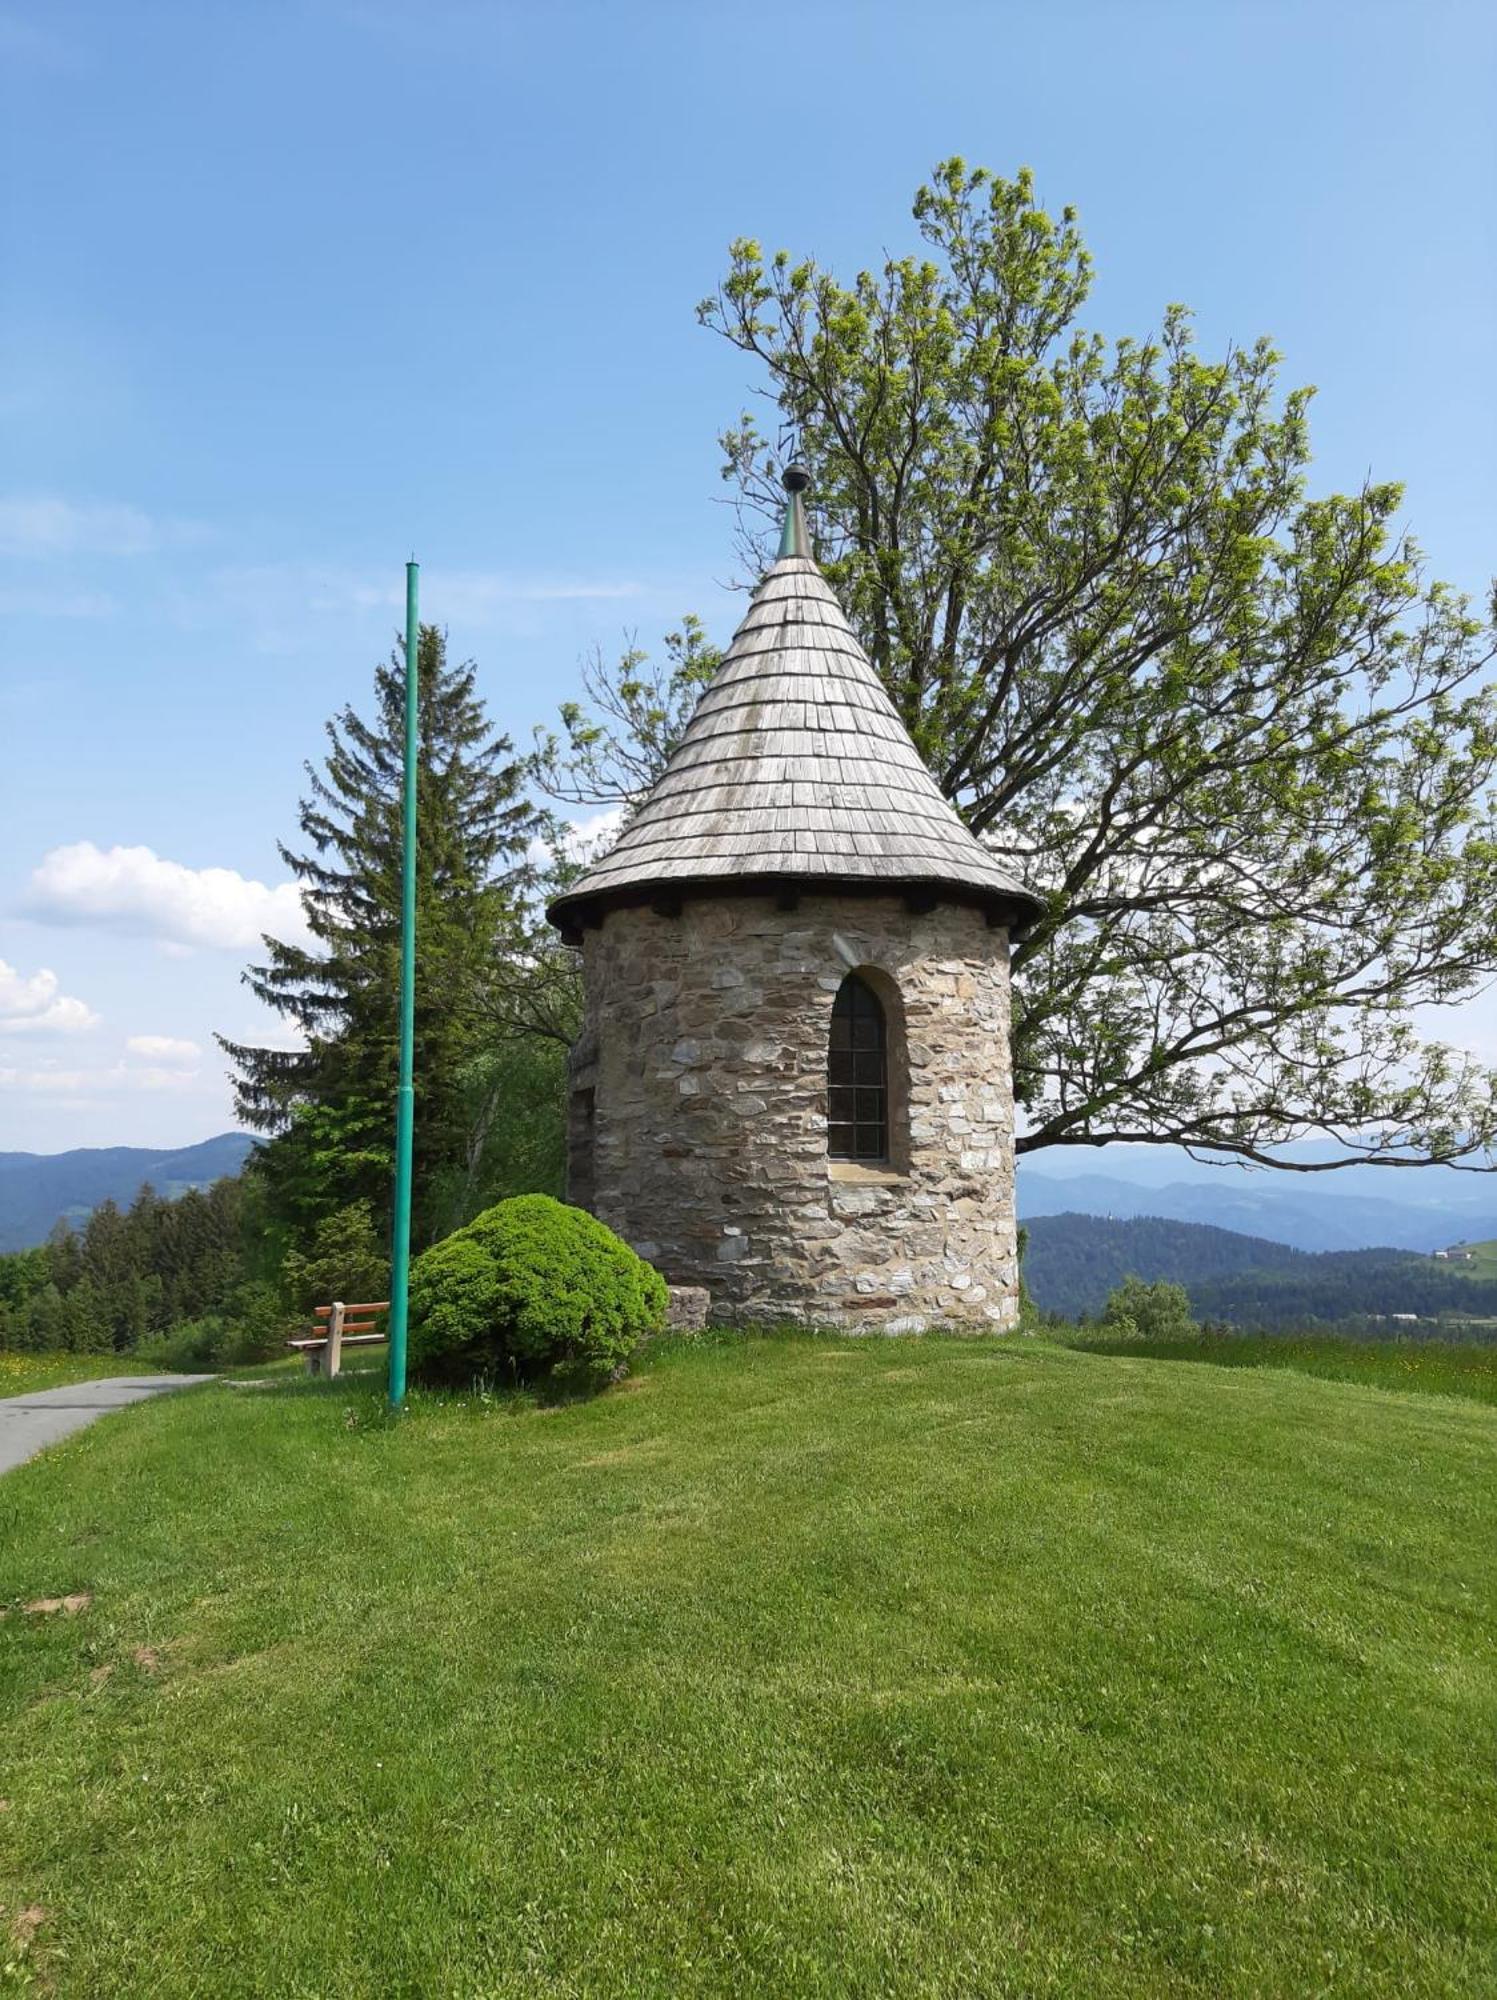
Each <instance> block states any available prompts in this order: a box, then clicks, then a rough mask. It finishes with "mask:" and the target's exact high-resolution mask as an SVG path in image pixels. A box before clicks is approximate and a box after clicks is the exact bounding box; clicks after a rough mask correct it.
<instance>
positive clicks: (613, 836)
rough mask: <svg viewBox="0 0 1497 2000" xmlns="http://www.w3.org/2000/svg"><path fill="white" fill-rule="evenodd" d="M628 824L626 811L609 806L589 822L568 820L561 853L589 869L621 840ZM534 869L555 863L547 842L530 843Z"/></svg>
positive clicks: (530, 856)
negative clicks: (626, 823) (549, 862)
mask: <svg viewBox="0 0 1497 2000" xmlns="http://www.w3.org/2000/svg"><path fill="white" fill-rule="evenodd" d="M623 824H624V808H623V807H622V806H608V807H606V808H605V809H604V810H603V811H602V812H595V813H589V814H588V816H587V818H586V819H574V820H568V821H567V823H566V824H565V826H564V827H563V829H562V836H561V851H562V853H563V854H564V855H565V856H566V858H567V860H568V861H575V862H577V863H578V864H579V865H581V866H584V867H585V866H586V864H587V863H588V862H589V861H596V860H597V858H598V857H599V855H601V854H604V853H606V851H607V850H608V849H609V848H610V847H612V845H613V843H614V842H615V841H616V840H617V839H618V837H619V831H620V829H621V828H622V826H623ZM527 858H528V859H529V861H530V862H531V864H532V866H534V867H537V868H542V867H544V866H545V864H546V863H547V862H548V861H549V860H550V859H551V848H550V845H549V843H548V842H546V841H544V840H533V841H531V843H530V849H529V854H528V857H527Z"/></svg>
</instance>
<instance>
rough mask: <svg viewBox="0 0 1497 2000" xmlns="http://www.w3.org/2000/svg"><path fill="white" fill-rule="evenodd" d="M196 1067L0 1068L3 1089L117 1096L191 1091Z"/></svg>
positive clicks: (52, 1094) (43, 1094)
mask: <svg viewBox="0 0 1497 2000" xmlns="http://www.w3.org/2000/svg"><path fill="white" fill-rule="evenodd" d="M198 1074H199V1072H198V1071H197V1070H195V1069H161V1068H159V1067H156V1066H154V1065H152V1066H149V1067H147V1068H145V1069H135V1068H132V1067H131V1065H130V1064H129V1063H124V1062H117V1063H110V1064H109V1065H108V1066H107V1067H106V1068H100V1069H58V1068H54V1067H53V1066H52V1065H50V1064H46V1063H43V1064H40V1065H38V1066H37V1067H36V1068H34V1069H20V1068H16V1067H10V1068H0V1090H14V1091H20V1092H22V1093H23V1094H24V1095H26V1096H30V1097H61V1098H78V1097H87V1098H90V1099H97V1098H100V1097H110V1096H114V1095H116V1094H117V1093H119V1092H121V1091H146V1092H157V1091H179V1092H187V1091H191V1090H192V1089H193V1088H194V1086H195V1085H196V1084H197V1080H198Z"/></svg>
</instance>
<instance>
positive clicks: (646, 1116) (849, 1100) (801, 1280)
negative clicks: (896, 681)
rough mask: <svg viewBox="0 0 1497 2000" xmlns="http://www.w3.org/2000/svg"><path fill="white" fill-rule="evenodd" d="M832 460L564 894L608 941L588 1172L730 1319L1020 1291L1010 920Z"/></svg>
mask: <svg viewBox="0 0 1497 2000" xmlns="http://www.w3.org/2000/svg"><path fill="white" fill-rule="evenodd" d="M805 485H806V477H805V474H804V473H803V472H801V471H800V470H799V469H798V468H797V467H792V468H791V469H790V470H789V471H788V472H787V473H786V475H785V486H786V489H787V492H788V494H789V503H788V506H787V509H786V517H785V529H784V533H783V535H782V537H781V541H780V554H779V560H778V561H777V562H776V563H775V564H774V566H773V567H772V568H771V569H770V571H769V573H768V574H767V575H766V577H765V579H764V581H763V583H762V584H761V585H760V586H759V589H758V590H757V591H756V592H755V594H754V598H753V601H752V603H751V604H750V606H749V610H748V614H747V616H746V617H745V618H744V621H743V623H742V624H741V625H740V626H739V628H738V631H737V633H736V635H735V636H734V639H733V643H732V645H731V646H730V647H729V649H728V652H727V655H726V657H725V659H724V660H723V663H722V666H721V667H720V668H719V670H718V672H717V674H716V676H715V678H714V679H713V681H712V682H711V684H710V685H709V686H708V687H707V689H706V690H705V692H704V693H703V695H702V698H701V700H700V702H699V703H698V704H697V708H696V711H695V713H694V714H693V716H692V718H691V721H690V723H689V725H688V726H687V729H686V731H685V734H684V735H683V737H682V739H681V742H680V744H679V746H678V747H677V749H676V751H675V753H674V755H673V756H672V757H671V759H670V762H669V764H668V765H667V767H666V769H665V770H664V771H663V772H662V774H661V776H660V777H659V779H658V780H657V781H656V783H655V785H654V787H653V789H652V790H651V791H650V793H649V794H648V796H647V797H646V798H645V799H644V800H643V802H642V803H641V804H640V806H639V808H638V810H637V811H636V812H635V814H634V816H633V818H632V819H631V820H630V821H629V823H628V825H627V826H626V827H625V829H624V832H623V833H622V835H621V836H620V838H619V840H618V842H617V843H616V845H615V846H614V847H613V848H612V850H611V851H610V852H609V853H608V854H606V855H605V856H604V857H603V858H602V859H601V860H600V861H598V862H596V863H595V864H594V865H593V866H592V867H591V868H589V869H588V870H587V872H586V873H585V874H583V875H582V876H581V878H580V879H579V880H578V881H577V882H575V883H574V884H573V885H572V887H571V888H570V889H568V890H567V892H566V893H565V895H563V896H560V897H558V899H557V900H556V901H555V902H554V903H553V904H552V905H551V908H550V911H549V912H548V914H549V916H550V919H551V921H552V923H554V924H556V925H557V926H558V927H559V929H560V930H561V931H562V933H563V935H564V936H565V937H566V938H568V939H569V940H570V941H571V942H573V943H577V944H580V945H581V947H582V955H583V978H584V986H585V992H586V1013H585V1017H584V1022H583V1027H582V1032H581V1035H580V1036H579V1038H578V1040H577V1043H576V1045H575V1047H574V1049H573V1051H572V1063H571V1079H570V1090H571V1101H570V1140H569V1193H568V1199H569V1200H571V1201H573V1202H575V1203H577V1204H578V1205H579V1206H581V1207H584V1208H589V1209H591V1210H592V1212H593V1213H594V1214H595V1215H597V1216H599V1217H600V1218H601V1219H602V1220H603V1221H604V1222H606V1223H607V1224H608V1225H609V1226H610V1227H611V1228H612V1229H615V1230H617V1232H618V1233H619V1235H621V1236H622V1237H624V1238H625V1240H626V1241H628V1242H629V1243H632V1244H633V1246H634V1248H635V1249H636V1250H637V1251H638V1252H639V1253H640V1255H641V1256H643V1257H647V1258H649V1260H650V1261H651V1262H652V1263H653V1264H655V1265H657V1266H658V1267H659V1268H660V1270H661V1271H662V1272H663V1273H664V1275H665V1276H666V1278H667V1279H668V1280H669V1281H670V1282H671V1283H672V1284H678V1285H703V1286H705V1287H706V1288H707V1290H708V1291H709V1292H710V1293H711V1295H712V1317H713V1318H714V1319H716V1320H719V1321H725V1322H731V1321H735V1320H736V1321H739V1322H743V1321H754V1320H759V1321H768V1320H775V1319H794V1320H802V1321H807V1322H810V1323H813V1324H822V1325H836V1326H844V1327H849V1328H867V1329H870V1330H871V1329H878V1328H883V1329H886V1330H889V1331H896V1330H901V1331H902V1330H905V1329H912V1328H917V1327H936V1326H941V1325H953V1326H956V1325H965V1326H972V1327H987V1328H1003V1327H1009V1326H1012V1325H1013V1324H1014V1322H1015V1319H1016V1317H1017V1311H1018V1274H1017V1268H1016V1246H1015V1227H1014V1148H1013V1139H1014V1112H1013V1091H1012V1084H1011V1078H1010V1065H1009V976H1008V949H1009V936H1010V933H1011V931H1012V930H1013V929H1015V928H1016V927H1019V926H1022V925H1023V924H1024V923H1025V922H1027V921H1030V920H1032V918H1033V916H1034V914H1035V912H1036V911H1037V909H1038V908H1039V902H1038V898H1036V897H1035V896H1034V895H1033V894H1032V893H1031V891H1029V890H1028V889H1026V888H1025V887H1024V885H1023V883H1022V882H1020V881H1019V880H1018V879H1017V878H1016V877H1015V876H1013V875H1012V874H1010V873H1009V872H1008V871H1007V870H1006V869H1005V868H1003V867H1002V866H1000V864H999V863H998V862H997V861H996V860H995V859H994V858H993V856H992V855H990V854H989V853H988V852H987V851H986V849H985V848H983V847H982V846H980V845H979V843H978V842H977V841H976V840H975V839H974V838H973V836H972V835H971V834H970V833H969V832H968V831H967V829H966V827H965V826H964V825H963V824H962V822H961V820H960V819H959V818H958V816H957V814H956V813H955V811H954V810H953V809H952V807H951V806H950V805H948V803H947V802H946V800H945V799H944V798H943V797H942V796H941V793H940V792H939V790H938V789H937V787H936V784H935V781H934V779H933V778H932V777H931V775H930V772H929V771H928V770H927V769H926V767H925V765H924V764H923V763H922V761H921V759H920V755H919V752H918V751H917V750H916V748H915V746H914V743H913V742H912V741H911V739H910V736H909V734H908V732H907V731H906V729H905V727H904V724H903V723H902V722H901V721H900V719H899V716H898V714H897V713H896V711H895V709H894V706H893V704H892V703H891V702H890V700H889V698H888V696H887V694H886V693H885V692H884V689H883V686H882V684H881V683H880V681H879V678H878V675H877V674H876V673H875V671H874V669H873V666H872V665H871V663H870V662H869V659H868V656H867V655H866V654H865V653H864V651H863V649H862V647H861V646H860V645H859V644H858V642H857V640H856V639H855V638H854V637H853V634H852V631H851V629H850V628H849V626H848V623H847V620H846V618H845V617H844V615H843V612H842V607H841V606H840V605H839V604H838V602H837V599H836V597H835V596H834V595H833V593H832V590H831V587H830V586H829V585H828V583H827V582H826V579H825V578H824V577H823V576H822V574H821V572H820V570H819V569H818V568H817V567H816V564H815V563H814V562H813V561H812V560H811V556H810V544H809V540H808V538H807V534H806V527H805V518H804V514H803V511H802V502H801V492H802V490H803V489H804V487H805Z"/></svg>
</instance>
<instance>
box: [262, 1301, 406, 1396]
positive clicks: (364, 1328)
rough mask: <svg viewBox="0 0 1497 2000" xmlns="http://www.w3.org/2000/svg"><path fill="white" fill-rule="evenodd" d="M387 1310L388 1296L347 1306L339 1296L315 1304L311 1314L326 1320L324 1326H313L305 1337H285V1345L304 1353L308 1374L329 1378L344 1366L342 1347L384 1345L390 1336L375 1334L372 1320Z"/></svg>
mask: <svg viewBox="0 0 1497 2000" xmlns="http://www.w3.org/2000/svg"><path fill="white" fill-rule="evenodd" d="M389 1310H390V1301H389V1300H388V1299H375V1300H374V1301H373V1303H372V1304H368V1305H362V1306H346V1305H344V1303H343V1301H342V1300H341V1299H334V1301H333V1303H332V1304H331V1305H330V1306H318V1307H317V1309H316V1311H315V1312H314V1313H313V1314H312V1317H313V1319H319V1320H325V1321H326V1325H324V1326H321V1327H314V1328H313V1329H312V1332H311V1333H310V1335H308V1336H307V1337H305V1338H303V1339H295V1340H288V1341H287V1342H286V1345H287V1346H288V1347H294V1348H295V1349H296V1350H297V1352H298V1353H299V1354H303V1355H305V1356H306V1362H307V1373H308V1374H309V1375H326V1376H327V1377H328V1378H329V1380H331V1378H332V1377H333V1376H334V1375H336V1374H337V1373H338V1371H339V1369H340V1368H341V1367H342V1366H343V1350H344V1348H345V1347H383V1346H384V1344H385V1342H386V1340H388V1338H389V1335H388V1334H384V1333H376V1332H375V1330H374V1322H375V1319H376V1318H377V1317H378V1315H379V1314H380V1313H382V1312H388V1311H389Z"/></svg>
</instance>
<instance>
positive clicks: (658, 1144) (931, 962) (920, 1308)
mask: <svg viewBox="0 0 1497 2000" xmlns="http://www.w3.org/2000/svg"><path fill="white" fill-rule="evenodd" d="M583 949H584V976H585V983H586V992H587V1010H586V1016H585V1020H584V1025H583V1030H582V1033H581V1035H580V1037H579V1039H578V1042H577V1045H576V1047H575V1049H574V1051H573V1058H572V1079H571V1082H572V1091H573V1099H572V1117H571V1135H572V1167H571V1174H572V1185H573V1188H574V1189H575V1190H576V1192H577V1194H578V1195H579V1196H581V1195H582V1194H583V1193H584V1192H586V1194H587V1195H588V1205H589V1206H590V1207H591V1208H592V1210H593V1212H594V1213H595V1214H596V1215H598V1216H599V1217H601V1219H602V1220H603V1221H604V1222H606V1223H608V1224H609V1226H610V1227H611V1228H613V1229H615V1230H617V1231H618V1233H619V1234H620V1235H621V1236H623V1237H624V1238H625V1239H626V1240H627V1241H628V1242H630V1243H632V1244H633V1245H634V1247H635V1249H636V1250H638V1251H639V1253H640V1254H641V1256H644V1257H648V1258H649V1259H650V1261H651V1262H652V1263H654V1264H656V1265H658V1266H659V1268H660V1269H661V1270H662V1271H663V1272H664V1274H665V1276H666V1277H667V1279H669V1280H670V1282H671V1283H672V1284H684V1285H704V1286H706V1287H707V1288H708V1290H709V1291H710V1292H711V1294H712V1303H713V1316H714V1318H716V1319H718V1320H721V1321H726V1322H731V1321H734V1320H737V1321H739V1322H743V1321H755V1320H760V1321H762V1320H772V1319H784V1318H790V1319H798V1320H803V1321H807V1322H811V1323H815V1324H830V1325H839V1326H845V1327H848V1328H868V1329H877V1328H883V1329H885V1330H888V1331H903V1330H906V1329H910V1328H915V1327H934V1326H940V1325H965V1326H972V1327H983V1328H989V1329H992V1328H1006V1327H1010V1326H1012V1325H1013V1324H1014V1323H1015V1321H1016V1319H1017V1313H1018V1285H1017V1260H1016V1247H1015V1226H1014V1172H1013V1165H1014V1162H1013V1095H1012V1084H1011V1078H1010V1067H1009V977H1008V939H1007V935H1006V933H1005V932H1004V931H1003V930H1001V929H996V930H994V929H989V928H988V925H987V922H986V920H985V918H984V916H983V914H982V913H981V912H980V911H978V910H973V909H965V908H958V907H949V906H946V905H942V906H941V907H939V908H937V909H935V910H933V911H931V912H929V913H928V914H926V915H918V916H917V915H912V914H911V913H910V911H909V910H908V909H907V908H906V907H905V905H904V902H903V900H902V899H901V898H899V897H896V896H890V897H877V898H872V897H870V898H867V899H864V898H843V897H836V896H830V895H826V896H806V897H804V898H803V899H802V900H801V903H800V905H799V907H798V908H797V909H795V910H790V911H782V910H780V909H778V908H777V907H776V905H775V903H774V902H773V901H772V900H771V899H770V898H768V897H764V898H757V897H743V898H727V899H723V900H721V901H707V900H700V901H699V900H688V901H687V902H686V903H685V905H684V908H683V910H682V913H681V914H680V915H679V916H677V917H667V916H657V915H655V914H654V913H653V912H651V911H650V910H648V909H623V910H615V911H613V912H611V913H610V914H609V915H607V916H606V917H605V918H604V920H603V922H602V925H601V927H600V928H599V929H597V930H593V931H589V932H587V933H586V934H585V939H584V947H583ZM850 971H860V972H863V973H864V974H865V976H867V977H868V978H869V982H870V984H872V985H873V986H874V987H875V990H877V991H878V992H879V993H880V995H881V997H883V998H884V1000H885V1012H886V1015H887V1017H888V1022H889V1070H890V1085H891V1101H892V1106H893V1110H892V1114H891V1124H892V1128H893V1130H892V1133H891V1152H892V1154H893V1156H894V1163H893V1166H892V1167H891V1168H889V1169H880V1168H871V1167H859V1166H853V1165H851V1164H848V1163H844V1162H841V1161H831V1160H829V1159H828V1157H827V1150H826V1084H827V1038H828V1032H829V1028H830V1021H831V1010H832V1002H833V1000H834V999H835V998H836V994H837V989H838V988H839V986H840V985H841V983H842V980H843V978H844V977H845V975H846V974H847V973H848V972H850ZM901 1017H902V1018H901Z"/></svg>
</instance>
